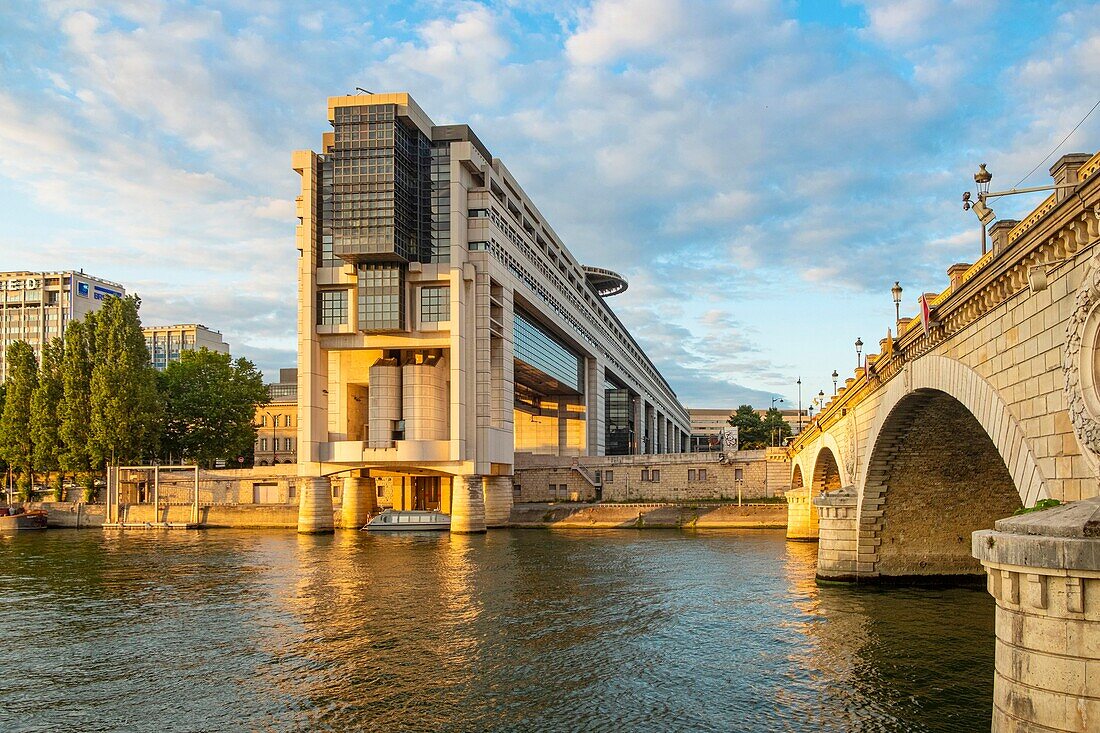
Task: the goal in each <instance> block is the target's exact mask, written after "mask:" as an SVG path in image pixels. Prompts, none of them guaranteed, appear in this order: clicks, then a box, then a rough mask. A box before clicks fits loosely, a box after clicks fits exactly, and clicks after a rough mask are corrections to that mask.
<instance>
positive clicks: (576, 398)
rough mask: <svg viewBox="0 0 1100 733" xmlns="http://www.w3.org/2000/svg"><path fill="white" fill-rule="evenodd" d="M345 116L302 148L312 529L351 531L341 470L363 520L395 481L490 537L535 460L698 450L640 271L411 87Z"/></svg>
mask: <svg viewBox="0 0 1100 733" xmlns="http://www.w3.org/2000/svg"><path fill="white" fill-rule="evenodd" d="M328 112H329V115H328V116H329V122H331V123H332V126H333V131H332V132H329V133H327V134H325V135H324V137H323V141H322V146H321V152H319V153H317V152H312V151H309V150H301V151H297V152H295V153H294V156H293V167H294V169H295V170H296V171H297V172H298V173H299V174H300V175H301V185H302V191H301V196H300V197H299V198H298V200H297V207H298V209H297V214H298V218H299V221H300V224H299V226H298V230H297V243H298V249H299V250H300V251H301V253H302V257H301V258H300V260H299V263H300V264H299V294H298V299H299V300H298V306H299V307H298V318H299V323H298V328H299V362H298V366H299V369H298V399H299V406H300V407H299V414H300V422H299V429H298V461H299V464H298V465H299V470H300V472H301V474H302V475H303V476H311V477H316V478H315V479H314V481H312V482H310V481H303V497H302V505H301V518H302V520H301V521H302V524H301V526H300V528H301V529H302V530H303V531H312V530H322V531H323V530H324V529H326V524H328V526H331V520H326V519H325V517H326V512H329V513H328V516H329V517H331V503H330V502H331V497H330V496H328V491H327V488H325V487H327V485H328V484H327V481H323V480H320V478H319V477H321V476H326V475H335V474H343V475H344V476H345V477H346V480H345V482H344V497H343V507H344V508H343V510H342V511H343V512H344V518H345V521H346V522H347V523H349V524H354V522H356V521H358V518H360V517H361V516H363V514H364V512H366V511H369V510H370V509H371V508H373V507H374V506H375V504H376V501H375V500H376V492H375V491H374V486H375V482H376V481H377V480H378V479H386V481H387V483H388V484H391V485H395V486H398V487H399V489H398V490H396V491H395V492H394V493H395V495H396V497H397V498H396V499H395V504H396V505H397V506H399V507H404V508H414V507H415V508H441V509H442V510H444V511H450V512H451V513H452V531H480V530H481V529H483V528H484V527H485V526H486V523H488V524H489V525H492V524H494V523H499V522H501V521H502V517H503V518H505V519H506V517H507V512H508V510H509V509H510V507H511V503H512V491H513V489H512V481H511V476H512V474H513V469H514V465H515V461H516V456H517V454H540V455H554V456H559V457H562V456H566V457H567V456H584V455H607V454H612V455H628V454H640V453H652V454H659V453H674V452H681V451H684V450H686V448H687V444H688V436H689V435H690V419H689V417H688V413H687V410H686V409H685V408H684V407H683V405H681V404H680V402H679V400H678V399H677V398H676V394H675V393H674V392H673V390H672V388H671V387H670V386H669V385H668V383H667V382H666V381H665V379H664V378H663V377H662V376H661V374H660V373H659V372H658V370H657V368H656V367H655V366H654V365H653V363H652V362H651V361H650V359H649V357H648V356H647V355H646V354H645V353H644V352H643V351H642V349H641V348H640V347H639V346H638V344H637V343H636V342H635V340H634V339H633V337H632V336H631V335H630V333H629V332H628V331H627V329H626V328H625V327H624V326H623V324H622V323H621V322H620V321H619V319H618V317H617V316H616V315H615V312H614V311H613V310H612V309H611V307H610V306H609V305H608V303H607V302H606V299H607V298H609V297H611V296H613V295H615V294H616V293H619V292H622V291H623V290H624V289H625V288H626V282H625V280H624V279H623V278H621V277H620V276H618V275H617V274H615V273H614V272H612V271H610V270H606V269H601V268H594V267H586V266H584V265H582V264H581V263H579V262H578V261H577V260H576V258H575V257H574V256H573V255H572V254H571V253H570V252H569V250H568V249H567V248H566V247H565V245H564V244H563V243H562V242H561V240H560V239H559V238H558V236H557V235H556V234H555V233H554V230H553V229H552V228H551V227H550V224H549V222H548V221H547V220H546V218H545V217H544V216H543V215H542V213H540V212H539V210H538V208H537V207H536V206H535V204H534V202H533V201H532V200H531V199H530V198H529V197H528V196H527V195H526V193H524V191H523V189H522V188H521V187H520V185H519V183H518V182H517V181H516V180H515V178H514V177H513V176H512V174H511V173H510V172H509V171H508V169H507V168H506V167H505V166H504V164H503V163H502V162H501V161H500V160H499V159H498V158H495V157H493V156H492V155H491V154H490V152H489V150H488V149H487V148H486V146H485V145H484V144H483V143H482V142H481V140H480V139H479V138H478V137H477V135H476V134H474V132H473V131H472V130H471V129H470V128H469V127H468V126H466V125H442V126H440V125H436V124H434V123H433V122H432V121H431V119H429V117H428V115H427V114H425V113H424V111H423V110H421V108H420V107H419V106H417V104H416V102H415V101H413V99H412V98H411V97H410V96H409V95H408V94H363V95H357V96H347V97H333V98H330V99H329V102H328ZM314 485H315V488H311V486H314ZM349 507H350V508H349Z"/></svg>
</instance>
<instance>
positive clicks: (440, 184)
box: [429, 142, 451, 320]
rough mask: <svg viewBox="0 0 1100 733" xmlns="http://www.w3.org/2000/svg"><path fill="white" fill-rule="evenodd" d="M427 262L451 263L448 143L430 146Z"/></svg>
mask: <svg viewBox="0 0 1100 733" xmlns="http://www.w3.org/2000/svg"><path fill="white" fill-rule="evenodd" d="M429 261H430V262H450V261H451V143H450V142H439V143H433V144H432V253H431V258H430V260H429ZM444 320H446V319H444Z"/></svg>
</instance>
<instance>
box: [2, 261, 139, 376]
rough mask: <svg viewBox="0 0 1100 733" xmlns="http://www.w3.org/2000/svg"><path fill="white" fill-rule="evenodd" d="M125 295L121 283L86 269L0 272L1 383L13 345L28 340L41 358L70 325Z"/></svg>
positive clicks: (6, 373) (5, 373) (6, 374)
mask: <svg viewBox="0 0 1100 733" xmlns="http://www.w3.org/2000/svg"><path fill="white" fill-rule="evenodd" d="M125 294H126V290H125V288H123V287H122V286H121V285H119V284H118V283H115V282H111V281H110V280H104V279H102V278H98V277H93V276H91V275H88V274H85V273H84V271H83V270H80V271H73V270H67V271H63V272H29V271H19V272H3V273H0V295H2V296H3V297H2V298H0V346H2V347H3V348H2V349H0V381H2V380H6V379H7V376H8V372H7V363H6V359H7V352H8V346H9V345H11V343H12V342H14V341H26V342H27V343H29V344H30V345H31V347H32V348H33V349H34V352H35V355H36V356H37V357H38V358H41V356H42V344H44V343H45V342H47V341H49V340H50V339H52V338H54V337H55V336H61V335H62V334H63V333H64V332H65V327H66V326H67V325H68V324H69V323H70V322H72V321H73V320H77V319H80V318H83V317H84V316H85V315H87V314H88V313H92V312H94V311H97V310H99V308H100V306H102V305H103V299H104V298H106V297H108V296H114V297H119V298H121V297H122V296H123V295H125Z"/></svg>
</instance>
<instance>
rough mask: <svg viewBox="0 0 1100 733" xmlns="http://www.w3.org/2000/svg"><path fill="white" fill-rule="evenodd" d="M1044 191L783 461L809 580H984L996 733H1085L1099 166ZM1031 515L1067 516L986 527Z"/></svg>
mask: <svg viewBox="0 0 1100 733" xmlns="http://www.w3.org/2000/svg"><path fill="white" fill-rule="evenodd" d="M1051 175H1052V176H1053V177H1054V181H1055V183H1056V184H1061V185H1064V186H1065V187H1063V188H1059V189H1057V190H1056V191H1055V193H1053V194H1052V195H1051V196H1050V197H1049V198H1047V199H1046V200H1045V201H1044V202H1043V203H1042V204H1040V205H1039V207H1038V208H1036V209H1035V210H1034V211H1033V212H1032V213H1031V214H1030V215H1029V216H1028V217H1027V218H1026V219H1024V220H1023V221H1011V220H1000V221H998V222H997V223H996V224H994V225H993V226H992V227H991V229H990V238H991V240H992V248H991V249H990V251H989V252H988V253H987V254H985V255H983V256H982V257H981V259H979V260H977V261H976V262H974V263H960V264H956V265H953V266H951V267H950V268H948V271H947V275H948V279H949V284H948V286H947V288H946V289H945V290H944V291H943V292H941V293H927V294H925V296H924V298H925V300H926V302H927V303H928V304H929V306H930V318H929V319H928V322H927V326H926V323H925V322H924V321H923V320H922V319H920V318H917V319H910V318H902V319H900V320H899V321H898V322H897V324H896V328H895V329H891V331H888V332H887V335H886V337H885V338H884V339H882V340H881V341H880V342H879V343H880V348H879V352H878V353H877V354H870V355H868V356H867V358H866V362H865V364H864V365H862V368H859V369H857V370H856V372H855V375H854V376H853V377H852V378H850V379H847V380H846V381H845V383H844V386H843V388H841V389H839V390H838V392H837V394H836V395H835V396H834V397H833V398H832V399H831V401H830V402H829V403H828V404H827V405H825V406H824V408H823V409H822V410H821V411H820V412H819V413H818V415H816V416H815V417H814V419H813V420H812V421H811V423H810V424H809V426H808V427H807V428H806V429H805V430H803V432H802V433H801V434H800V435H798V436H796V438H795V439H794V440H793V441H792V443H791V445H790V447H789V451H790V457H791V484H790V487H791V488H790V490H789V491H788V502H789V503H788V536H789V537H790V538H791V539H807V540H818V542H819V544H818V565H817V575H818V578H819V579H822V580H833V581H856V582H866V581H870V582H885V581H898V580H902V579H904V580H909V581H912V580H928V579H930V578H931V577H938V576H959V575H980V574H981V573H982V572H983V565H984V566H985V572H987V573H988V588H989V591H990V593H991V594H992V595H993V596H994V598H995V599H996V601H997V606H998V614H997V642H996V643H997V647H998V649H997V670H996V679H995V685H994V688H995V693H994V713H993V727H994V730H1025V729H1026V730H1040V729H1041V730H1074V731H1084V730H1100V707H1097V706H1096V701H1097V700H1098V699H1100V686H1098V684H1097V683H1095V682H1090V681H1089V679H1090V677H1092V678H1095V679H1100V675H1089V673H1088V670H1091V669H1092V668H1093V667H1095V666H1096V665H1098V664H1100V661H1098V657H1100V645H1097V640H1098V639H1100V499H1098V498H1096V497H1097V495H1098V494H1100V488H1098V485H1097V476H1098V466H1100V247H1097V246H1096V244H1097V242H1098V240H1100V154H1097V155H1093V156H1089V155H1085V154H1073V155H1066V156H1063V157H1062V158H1061V159H1060V160H1059V161H1058V162H1057V163H1056V164H1055V165H1054V166H1053V167H1052V168H1051ZM975 238H977V237H975ZM894 334H897V335H896V336H895V335H894ZM1044 498H1053V499H1058V500H1060V501H1062V502H1076V503H1075V504H1071V505H1070V506H1068V507H1059V508H1056V509H1048V510H1046V511H1043V512H1038V513H1035V514H1029V515H1025V516H1026V517H1027V518H1029V519H1027V520H1026V521H1023V519H1024V518H1023V517H1021V518H1017V519H1013V520H1011V521H1000V522H998V521H997V520H1001V519H1002V518H1003V517H1008V516H1009V515H1011V514H1013V512H1014V511H1015V510H1017V509H1018V508H1020V507H1021V506H1027V507H1031V506H1033V505H1034V504H1035V503H1036V501H1037V500H1039V499H1044ZM1032 517H1034V519H1030V518H1032ZM995 522H996V531H992V528H993V527H994V523H995ZM981 530H984V531H981ZM979 559H980V562H979ZM1072 640H1076V641H1072ZM1071 642H1072V643H1071ZM1097 669H1100V667H1097Z"/></svg>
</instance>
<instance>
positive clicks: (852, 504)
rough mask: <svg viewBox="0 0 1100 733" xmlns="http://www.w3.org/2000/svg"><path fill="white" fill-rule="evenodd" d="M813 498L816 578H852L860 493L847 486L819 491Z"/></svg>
mask: <svg viewBox="0 0 1100 733" xmlns="http://www.w3.org/2000/svg"><path fill="white" fill-rule="evenodd" d="M813 502H814V506H815V507H817V512H818V532H817V537H818V545H817V577H818V580H833V581H854V580H855V579H856V570H857V568H856V559H857V558H858V556H859V527H858V526H857V525H856V510H857V509H858V508H859V507H858V504H859V495H858V494H857V493H856V491H855V489H852V488H850V487H848V488H843V489H837V490H835V491H830V492H828V493H825V494H818V495H817V496H815V497H814V498H813Z"/></svg>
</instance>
